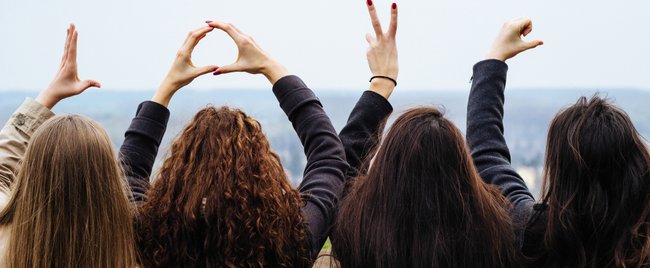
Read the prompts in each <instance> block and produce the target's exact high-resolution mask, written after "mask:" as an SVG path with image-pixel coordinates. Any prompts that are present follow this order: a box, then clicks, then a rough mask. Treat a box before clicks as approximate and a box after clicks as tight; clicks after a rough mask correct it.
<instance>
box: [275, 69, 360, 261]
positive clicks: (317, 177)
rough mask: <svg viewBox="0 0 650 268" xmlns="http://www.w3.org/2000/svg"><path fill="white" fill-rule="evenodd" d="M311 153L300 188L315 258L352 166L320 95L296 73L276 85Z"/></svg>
mask: <svg viewBox="0 0 650 268" xmlns="http://www.w3.org/2000/svg"><path fill="white" fill-rule="evenodd" d="M273 92H274V93H275V95H276V97H277V98H278V101H279V102H280V106H281V107H282V109H283V110H284V112H285V113H286V114H287V116H288V117H289V120H290V121H291V123H292V125H293V127H294V129H295V131H296V133H297V134H298V137H299V138H300V142H301V143H302V145H303V146H304V151H305V155H306V156H307V165H306V167H305V172H304V177H303V181H302V183H301V184H300V187H299V191H300V193H301V196H302V199H303V201H304V206H303V209H302V213H303V217H304V218H305V221H306V222H307V225H308V226H307V228H308V229H309V234H310V240H309V241H308V242H309V248H310V250H311V253H312V256H313V257H315V256H316V255H317V254H318V251H319V250H320V248H321V247H322V245H323V243H324V242H325V240H326V239H327V235H328V231H329V229H330V226H331V223H332V221H333V220H334V215H335V208H336V204H337V202H338V199H339V197H340V195H341V192H342V189H343V180H344V172H345V171H346V170H347V169H348V164H347V162H346V160H345V152H344V150H343V145H342V144H341V141H340V140H339V138H338V135H337V134H336V131H335V130H334V127H333V126H332V123H331V122H330V120H329V118H328V117H327V115H326V114H325V111H324V110H323V108H322V106H321V104H320V102H319V101H318V98H316V96H315V95H314V93H313V92H312V91H311V90H310V89H309V88H307V86H306V85H305V84H304V83H303V82H302V81H301V80H300V79H299V78H298V77H296V76H285V77H283V78H281V79H280V80H278V82H277V83H276V84H275V85H274V86H273Z"/></svg>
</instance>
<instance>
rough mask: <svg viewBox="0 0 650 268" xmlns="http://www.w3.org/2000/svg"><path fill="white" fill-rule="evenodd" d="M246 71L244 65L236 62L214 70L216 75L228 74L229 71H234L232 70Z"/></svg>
mask: <svg viewBox="0 0 650 268" xmlns="http://www.w3.org/2000/svg"><path fill="white" fill-rule="evenodd" d="M242 71H244V70H243V69H242V67H241V66H240V65H239V63H237V62H235V63H233V64H230V65H226V66H221V67H219V68H218V69H217V70H216V71H214V73H213V74H214V75H220V74H227V73H232V72H242Z"/></svg>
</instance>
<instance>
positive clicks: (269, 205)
mask: <svg viewBox="0 0 650 268" xmlns="http://www.w3.org/2000/svg"><path fill="white" fill-rule="evenodd" d="M207 23H208V26H206V27H202V28H200V29H197V30H195V31H193V32H191V33H190V34H189V36H188V38H187V40H186V41H185V44H183V46H182V48H181V49H180V50H179V52H178V54H177V58H176V60H175V62H174V64H173V65H172V69H171V70H170V72H169V74H168V75H167V77H166V78H165V80H164V81H163V83H162V84H161V86H160V87H159V89H158V90H157V92H156V95H155V96H154V98H153V100H154V101H155V102H157V103H160V104H163V105H165V106H166V105H167V104H168V103H169V101H170V99H171V97H172V96H173V94H174V93H175V92H176V91H177V90H178V89H180V88H182V87H183V86H185V85H187V84H189V83H190V82H191V81H192V80H193V79H194V78H195V77H197V76H199V75H200V74H203V73H206V72H214V74H215V75H219V74H224V73H230V72H248V73H252V74H257V73H262V74H264V75H265V76H266V78H267V79H268V80H269V82H271V84H273V93H274V94H275V96H276V97H277V99H278V101H279V103H280V107H281V108H282V109H283V110H284V112H285V113H286V114H287V116H288V118H289V120H290V121H291V122H292V124H293V126H294V128H295V130H296V133H297V134H298V137H299V138H300V141H301V142H302V144H303V146H304V149H305V155H306V156H307V167H306V168H305V173H304V178H303V181H302V183H301V185H300V187H299V189H294V188H292V187H291V185H290V184H289V181H288V178H287V175H286V174H285V172H284V169H283V167H282V164H281V163H280V158H279V156H278V155H277V154H276V153H274V152H272V151H271V149H270V146H269V142H268V140H267V138H266V136H265V135H264V133H263V131H262V127H261V125H260V124H259V122H257V121H256V120H255V119H253V118H251V117H249V116H247V115H246V114H245V113H244V112H242V111H240V110H236V109H231V108H228V107H219V108H215V107H208V108H204V109H202V110H200V111H199V112H198V113H197V114H196V115H195V116H194V118H193V120H192V121H191V122H190V123H189V124H188V125H187V126H186V127H185V128H184V130H183V131H182V132H181V134H180V135H179V136H178V137H177V138H176V139H175V140H174V141H173V143H172V146H171V148H170V151H169V153H168V156H167V159H166V160H165V162H164V163H163V165H162V168H161V169H160V172H159V174H158V176H157V178H156V180H155V181H154V182H153V185H152V186H151V189H150V190H149V192H148V197H147V200H146V202H144V204H142V206H141V209H140V211H139V212H140V213H139V217H138V218H137V219H136V222H135V230H136V239H137V243H138V250H139V262H140V264H141V265H142V266H143V267H307V266H309V265H311V263H312V262H313V259H314V258H315V257H316V255H317V254H318V252H319V251H320V249H321V247H322V246H323V244H324V242H325V240H326V238H327V236H328V232H329V228H330V225H331V222H332V221H333V218H334V209H335V206H336V202H337V198H338V196H339V195H340V193H341V191H342V187H343V184H344V172H345V171H346V170H347V168H348V165H347V162H346V161H345V152H344V150H343V146H342V144H341V142H340V140H339V138H338V135H337V134H336V131H335V130H334V128H333V126H332V124H331V122H330V120H329V118H328V117H327V115H326V114H325V112H324V111H323V108H322V106H321V104H320V101H319V100H318V99H317V98H316V96H315V95H314V93H313V92H312V91H311V90H310V89H309V88H308V87H307V86H306V85H305V84H304V83H303V82H302V80H300V78H298V77H296V76H292V75H288V74H289V73H288V71H287V70H286V68H284V67H283V66H282V65H280V64H279V63H278V62H277V61H275V60H274V59H272V58H271V57H270V56H268V55H267V54H266V53H265V52H263V51H262V50H261V49H260V48H259V46H258V45H257V44H256V43H255V42H254V41H253V40H252V39H251V38H250V37H248V36H246V35H244V34H243V33H242V32H241V31H239V30H238V29H237V28H236V27H234V26H233V25H230V24H224V23H219V22H212V21H208V22H207ZM214 28H217V29H221V30H223V31H225V32H226V33H227V34H229V35H230V37H231V38H232V39H233V40H234V41H235V43H236V44H237V47H238V49H239V56H238V58H237V61H236V62H235V63H233V64H231V65H226V66H221V67H216V66H206V67H202V68H197V67H194V66H193V64H192V61H191V53H192V50H193V48H194V47H195V46H196V45H197V43H198V42H199V41H200V40H201V39H202V38H203V37H204V36H206V34H207V33H208V32H210V31H212V30H213V29H214ZM151 132H152V133H153V132H157V133H158V134H161V132H160V131H154V130H151ZM163 132H164V130H163ZM156 150H157V148H149V149H146V150H130V151H129V152H128V153H129V154H130V155H134V156H136V157H135V158H136V159H137V155H143V156H151V155H152V153H153V156H155V153H156ZM146 158H148V159H149V158H150V157H146ZM150 159H153V158H150ZM148 168H149V170H150V166H149V167H148Z"/></svg>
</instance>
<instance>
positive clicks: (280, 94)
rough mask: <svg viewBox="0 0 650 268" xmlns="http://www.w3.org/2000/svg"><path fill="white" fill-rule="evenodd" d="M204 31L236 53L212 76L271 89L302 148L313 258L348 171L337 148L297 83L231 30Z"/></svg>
mask: <svg viewBox="0 0 650 268" xmlns="http://www.w3.org/2000/svg"><path fill="white" fill-rule="evenodd" d="M208 25H210V26H212V27H215V28H219V29H222V30H224V31H225V32H226V33H228V35H230V37H232V39H233V40H234V41H235V43H236V44H237V47H238V49H239V56H238V57H237V61H236V62H235V63H233V64H230V65H227V66H222V67H220V68H219V69H218V70H217V71H216V72H215V74H222V73H229V72H248V73H253V74H257V73H261V74H264V76H266V78H267V79H268V80H269V82H271V84H273V93H274V94H275V96H276V97H277V99H278V101H279V102H280V107H281V108H282V110H284V112H285V113H286V114H287V116H288V117H289V120H290V121H291V123H292V124H293V127H294V129H295V131H296V133H297V134H298V137H299V138H300V141H301V142H302V145H303V146H304V151H305V155H306V156H307V166H306V168H305V173H304V178H303V181H302V183H301V184H300V187H299V191H300V193H301V195H302V199H303V201H304V206H303V208H302V214H303V217H304V219H305V221H306V222H307V228H308V232H309V239H310V240H309V241H308V242H309V244H308V245H307V246H308V249H309V250H310V251H311V255H312V257H314V258H315V257H316V256H317V255H318V252H319V251H320V249H321V248H322V246H323V244H324V243H325V240H326V239H327V235H328V232H329V229H330V225H331V223H332V221H333V219H334V214H335V209H336V204H337V201H338V198H339V196H340V194H341V191H342V189H343V180H344V172H345V171H346V170H347V169H348V164H347V162H346V161H345V152H344V150H343V145H342V144H341V141H340V140H339V137H338V135H337V134H336V131H335V130H334V127H333V126H332V123H331V122H330V119H329V118H328V117H327V115H326V114H325V111H324V110H323V107H322V105H321V103H320V101H319V100H318V98H316V96H315V95H314V93H313V92H312V91H311V90H310V89H309V88H308V87H307V86H306V85H305V84H304V83H303V82H302V80H300V78H298V77H297V76H293V75H288V74H289V73H288V71H287V69H286V68H284V67H283V66H282V65H281V64H279V63H278V62H277V61H275V60H274V59H273V58H271V57H270V56H268V55H267V54H266V53H265V52H264V51H262V49H260V47H259V46H258V45H257V44H256V43H255V42H254V41H253V39H252V38H250V37H249V36H246V35H245V34H243V33H242V32H241V31H240V30H239V29H237V28H236V27H235V26H233V25H231V24H225V23H220V22H208Z"/></svg>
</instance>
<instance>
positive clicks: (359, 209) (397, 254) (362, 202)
mask: <svg viewBox="0 0 650 268" xmlns="http://www.w3.org/2000/svg"><path fill="white" fill-rule="evenodd" d="M351 187H352V188H351V189H350V191H349V193H348V195H347V196H346V197H345V198H344V200H343V201H342V203H341V205H340V209H339V212H338V215H337V220H336V230H335V232H334V234H333V236H332V245H333V247H334V255H335V257H336V258H337V259H338V260H339V261H340V263H341V266H342V267H511V266H512V265H513V260H514V255H515V253H514V247H513V244H514V242H513V236H514V233H513V229H512V224H511V221H510V217H509V216H508V213H507V204H506V203H507V202H506V200H505V199H504V198H503V197H502V196H501V194H500V193H499V192H498V191H497V190H496V189H493V188H491V187H489V186H487V185H486V184H484V183H483V182H482V181H481V179H480V177H479V176H478V174H477V171H476V169H475V167H474V165H473V162H472V159H471V157H470V155H469V153H468V149H467V147H466V145H465V142H464V139H463V136H462V134H461V132H460V131H459V130H458V129H457V128H456V127H455V126H454V125H453V123H451V122H450V121H449V120H447V119H445V118H444V117H443V115H442V113H441V112H440V111H438V110H437V109H435V108H432V107H424V108H415V109H411V110H408V111H407V112H405V113H404V114H403V115H402V116H400V117H399V118H398V119H397V120H396V121H395V123H394V124H393V126H392V127H391V129H390V131H389V132H388V134H387V135H386V137H385V138H384V140H383V143H382V144H381V145H380V147H379V149H378V151H377V153H376V155H375V156H374V159H373V162H372V164H371V166H370V169H369V171H368V174H367V175H365V176H361V177H359V178H356V181H355V183H354V184H353V185H352V186H351Z"/></svg>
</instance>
